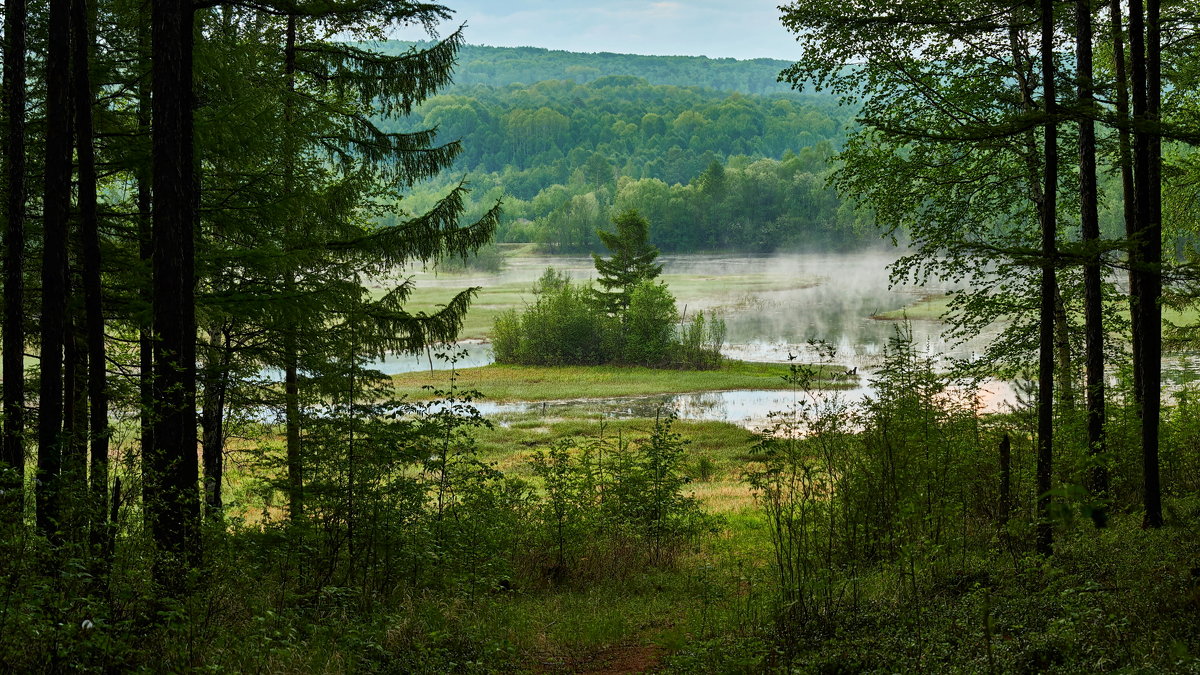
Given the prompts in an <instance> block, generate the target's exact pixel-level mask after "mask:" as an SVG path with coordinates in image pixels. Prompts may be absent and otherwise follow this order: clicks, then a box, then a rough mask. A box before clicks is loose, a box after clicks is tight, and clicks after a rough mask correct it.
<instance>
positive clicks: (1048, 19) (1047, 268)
mask: <svg viewBox="0 0 1200 675" xmlns="http://www.w3.org/2000/svg"><path fill="white" fill-rule="evenodd" d="M1040 20H1041V28H1042V46H1041V60H1042V95H1043V97H1044V99H1045V113H1046V117H1047V120H1046V128H1045V147H1044V151H1043V155H1044V159H1043V163H1044V166H1043V167H1042V172H1043V174H1042V179H1043V183H1042V208H1041V213H1040V215H1041V228H1042V285H1041V293H1042V298H1041V312H1040V320H1041V331H1040V336H1039V337H1040V346H1039V355H1038V402H1037V419H1038V422H1037V428H1038V451H1037V493H1038V496H1037V506H1038V508H1037V511H1038V513H1037V521H1038V524H1037V550H1038V552H1039V553H1041V554H1042V555H1050V554H1051V553H1053V550H1054V549H1053V547H1054V530H1053V526H1052V523H1051V521H1050V488H1051V477H1052V475H1053V473H1052V471H1053V468H1052V463H1053V457H1054V306H1055V299H1056V297H1057V296H1058V281H1057V279H1056V278H1055V272H1054V268H1055V262H1056V258H1057V255H1058V254H1057V218H1058V213H1057V199H1058V124H1057V122H1056V121H1055V120H1054V116H1055V115H1056V114H1058V110H1057V108H1058V106H1057V103H1056V100H1055V96H1056V94H1055V90H1054V71H1055V68H1054V3H1053V0H1041V14H1040Z"/></svg>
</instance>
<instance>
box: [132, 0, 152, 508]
mask: <svg viewBox="0 0 1200 675" xmlns="http://www.w3.org/2000/svg"><path fill="white" fill-rule="evenodd" d="M147 11H148V8H146V9H143V10H142V12H141V13H140V14H139V16H138V49H139V53H140V55H141V56H140V59H139V65H140V66H141V71H142V72H144V73H147V74H146V75H143V76H142V77H141V78H140V79H139V81H138V109H137V123H138V136H139V137H140V138H143V139H145V140H146V141H149V140H150V106H151V103H150V76H149V74H148V73H149V70H150V30H149V28H150V17H149V14H148V13H147ZM134 179H135V181H136V182H137V208H138V220H137V224H138V258H139V259H140V260H141V262H142V264H143V270H149V269H150V268H151V267H152V265H153V258H154V249H153V246H152V244H151V237H152V229H153V227H152V225H151V213H150V210H151V208H152V201H151V192H150V190H151V183H152V179H151V176H150V165H149V164H148V163H140V164H139V165H138V166H137V167H136V169H135V171H134ZM146 281H147V286H148V287H149V285H150V279H149V278H148V277H147V279H146ZM146 316H147V317H148V316H149V313H147V314H146ZM138 400H139V402H140V406H139V407H140V414H139V415H138V422H139V426H140V429H139V439H140V443H139V445H140V447H141V450H142V454H143V459H144V458H145V456H146V453H147V452H149V451H150V449H151V448H153V447H154V413H153V411H154V326H153V319H152V318H145V319H143V321H142V325H141V326H139V327H138ZM143 478H145V476H143ZM147 485H148V483H147V482H146V481H145V480H143V481H142V500H143V503H149V501H150V500H149V499H148V498H147V497H148V495H147V494H146V488H147ZM143 514H144V515H146V517H147V520H146V527H147V529H150V521H149V514H148V513H147V512H146V511H145V510H143Z"/></svg>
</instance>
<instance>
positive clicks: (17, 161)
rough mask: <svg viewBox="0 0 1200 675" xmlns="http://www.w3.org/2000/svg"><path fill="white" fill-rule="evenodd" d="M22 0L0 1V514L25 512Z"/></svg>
mask: <svg viewBox="0 0 1200 675" xmlns="http://www.w3.org/2000/svg"><path fill="white" fill-rule="evenodd" d="M25 11H26V10H25V0H6V2H5V3H4V35H5V38H7V39H6V40H5V41H4V84H3V87H4V89H3V96H4V116H5V122H6V128H5V146H4V147H5V153H4V158H5V160H4V175H5V186H4V187H5V194H4V212H5V215H6V216H7V221H8V222H7V227H6V228H5V231H4V337H3V348H2V350H3V354H4V357H3V358H4V363H3V378H4V392H3V412H4V431H3V436H4V438H3V444H2V445H0V491H2V492H3V494H4V495H6V497H5V499H4V502H3V503H0V513H3V515H0V518H4V519H11V520H13V521H17V522H19V521H20V520H21V519H22V518H23V514H24V502H25V499H24V496H23V494H24V482H25V481H24V475H25V442H24V438H23V436H24V429H25V277H24V274H25V270H24V255H25V197H26V192H25V190H26V186H25V38H26V35H25V32H26V28H25Z"/></svg>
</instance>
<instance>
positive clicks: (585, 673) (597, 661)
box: [539, 645, 666, 675]
mask: <svg viewBox="0 0 1200 675" xmlns="http://www.w3.org/2000/svg"><path fill="white" fill-rule="evenodd" d="M665 653H666V650H664V649H663V648H662V647H659V646H657V645H636V646H629V645H624V646H623V645H618V646H615V647H607V648H605V649H601V650H599V651H596V652H593V653H591V654H588V655H586V656H577V657H574V658H569V659H567V660H565V661H564V662H563V663H561V664H555V665H550V664H546V665H544V666H543V668H542V669H539V670H540V672H545V673H573V674H574V675H626V674H627V673H653V672H656V671H657V670H658V668H659V665H660V662H661V661H662V657H663V655H664V654H665Z"/></svg>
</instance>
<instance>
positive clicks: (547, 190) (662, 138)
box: [399, 76, 869, 251]
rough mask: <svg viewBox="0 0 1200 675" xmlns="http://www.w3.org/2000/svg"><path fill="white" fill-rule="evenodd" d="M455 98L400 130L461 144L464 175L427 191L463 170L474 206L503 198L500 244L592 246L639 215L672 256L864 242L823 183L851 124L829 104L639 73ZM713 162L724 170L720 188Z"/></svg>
mask: <svg viewBox="0 0 1200 675" xmlns="http://www.w3.org/2000/svg"><path fill="white" fill-rule="evenodd" d="M460 92H461V93H455V94H446V95H442V96H435V97H433V98H431V99H430V100H429V101H427V102H426V103H425V105H423V106H422V107H421V108H420V113H421V114H420V115H419V116H417V117H415V118H414V119H413V120H412V121H410V122H408V126H402V127H399V128H401V129H408V128H410V126H411V128H417V127H419V126H424V125H429V126H436V127H437V128H438V131H439V134H440V136H441V137H442V138H450V139H462V141H463V143H464V145H465V151H464V153H463V155H462V156H461V157H460V159H459V160H458V162H457V163H456V165H455V167H456V170H455V171H451V172H447V173H445V174H443V175H442V176H441V177H439V178H437V179H435V180H434V181H433V182H432V183H430V184H429V188H428V189H431V190H433V191H434V192H437V191H438V190H442V189H445V188H446V187H449V186H451V185H454V184H456V183H457V181H458V180H460V179H461V178H462V177H463V175H464V174H465V175H466V176H467V178H468V180H469V181H470V183H471V185H472V187H473V188H474V190H475V194H476V195H478V196H477V197H476V202H475V203H476V204H478V205H479V206H478V207H477V210H481V209H482V208H483V205H484V204H486V203H490V201H494V200H495V199H496V198H498V197H499V196H500V195H504V196H505V200H504V201H505V215H504V217H503V219H502V221H501V224H500V229H499V231H498V233H497V238H498V240H500V241H537V242H540V243H542V244H543V245H544V246H546V247H547V248H549V249H551V250H559V251H589V250H595V249H596V248H597V247H598V246H599V243H600V242H599V241H598V240H597V239H596V237H595V235H594V232H595V230H596V229H598V228H599V227H601V226H602V225H603V224H604V223H606V222H607V221H608V220H609V218H610V217H611V216H612V215H615V213H617V212H619V211H620V210H623V209H625V208H630V207H635V208H638V209H639V210H641V211H642V212H643V213H646V214H648V215H649V216H650V217H651V220H652V221H653V222H654V223H655V224H656V228H655V233H654V239H653V241H654V243H655V244H657V245H658V246H659V247H660V248H662V249H663V250H667V251H689V250H704V249H739V250H755V251H770V250H775V249H776V248H780V247H793V248H801V247H805V248H813V247H821V248H824V247H838V246H843V247H844V246H850V245H854V244H856V243H859V242H861V241H862V240H863V238H864V234H863V232H862V228H860V227H858V224H859V221H860V220H866V221H867V222H869V219H865V218H864V217H863V216H861V215H860V214H857V213H856V212H855V211H854V210H853V209H851V208H846V207H843V205H842V202H841V201H840V200H839V199H838V197H837V196H836V194H835V193H834V191H833V190H832V189H831V188H830V187H828V186H827V185H826V178H827V176H828V174H829V172H830V167H829V164H828V159H829V157H830V155H832V154H833V152H834V150H835V149H836V148H837V147H838V146H840V144H841V142H842V139H843V137H844V133H845V128H844V127H845V126H846V124H847V121H848V117H849V116H848V114H847V113H846V112H845V111H842V110H839V109H837V108H835V107H830V106H829V105H828V101H829V99H827V98H826V97H820V96H806V97H801V98H796V97H784V96H746V95H741V94H729V93H727V92H722V91H716V90H711V89H699V88H696V87H678V86H666V85H650V84H647V83H646V81H644V80H641V79H638V78H636V77H633V76H619V77H618V76H614V77H606V78H601V79H598V80H595V81H593V82H590V83H587V84H580V83H577V82H574V81H544V82H538V83H536V84H533V85H525V84H516V85H510V86H504V87H491V86H484V85H479V86H476V87H473V88H471V89H470V91H469V92H468V91H466V90H460ZM714 165H719V167H720V168H721V169H723V170H724V171H723V172H724V173H725V174H726V175H725V176H724V177H723V178H724V180H723V181H721V182H720V183H719V184H716V183H714V178H713V176H712V175H711V172H712V171H713V167H714ZM413 203H414V204H415V205H416V206H417V207H420V206H423V205H424V203H425V200H424V198H422V196H421V194H418V195H417V196H416V197H415V198H414V201H413ZM468 210H469V211H470V210H471V209H468ZM697 224H698V226H696V225H697Z"/></svg>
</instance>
